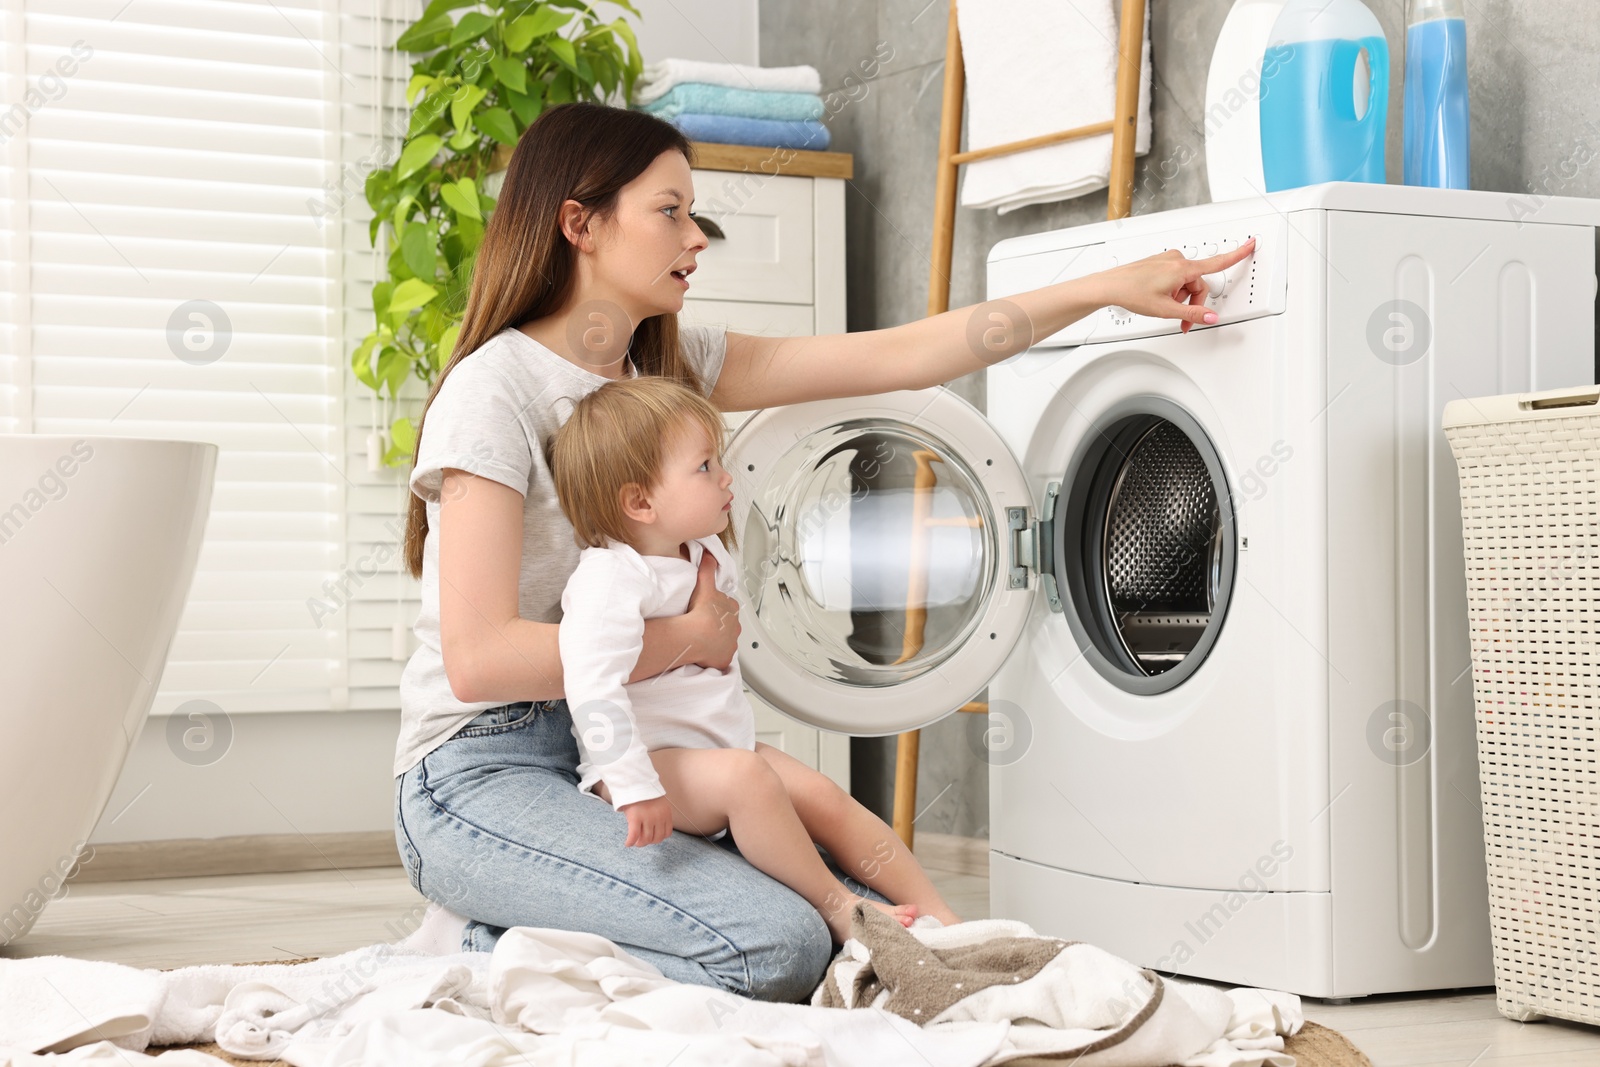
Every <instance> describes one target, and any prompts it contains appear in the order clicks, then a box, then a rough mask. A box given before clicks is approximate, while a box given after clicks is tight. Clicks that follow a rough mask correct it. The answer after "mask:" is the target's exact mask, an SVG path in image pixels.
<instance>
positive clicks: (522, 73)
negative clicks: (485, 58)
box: [489, 56, 528, 93]
mask: <svg viewBox="0 0 1600 1067" xmlns="http://www.w3.org/2000/svg"><path fill="white" fill-rule="evenodd" d="M489 66H491V67H493V68H494V76H495V77H496V78H499V79H500V84H501V85H504V86H505V87H506V88H507V89H513V90H515V91H517V92H519V93H525V92H527V91H528V68H527V67H525V66H523V65H522V62H521V61H520V60H516V59H512V58H511V57H509V56H495V57H494V58H493V59H491V60H489Z"/></svg>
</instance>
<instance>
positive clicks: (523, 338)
mask: <svg viewBox="0 0 1600 1067" xmlns="http://www.w3.org/2000/svg"><path fill="white" fill-rule="evenodd" d="M691 163H692V149H691V147H690V145H689V143H688V141H687V140H686V139H685V138H684V137H683V135H682V134H681V133H679V132H678V130H677V129H676V128H674V127H673V126H671V125H669V124H668V123H666V122H663V121H661V120H660V119H657V118H655V117H653V116H651V115H647V114H645V113H643V112H637V111H629V110H626V109H622V108H612V107H605V106H602V105H597V104H586V103H580V104H565V105H561V106H559V107H554V108H551V109H549V110H548V111H546V112H544V113H543V114H542V115H540V116H539V118H538V120H537V121H535V122H534V123H533V125H532V126H530V127H529V128H528V130H527V131H526V132H525V133H524V134H523V136H522V138H521V140H520V141H519V142H518V144H517V148H516V151H515V152H514V153H513V154H512V158H511V165H510V168H509V169H508V171H507V172H506V178H505V184H504V186H503V187H502V189H501V193H500V200H499V203H498V205H497V207H496V208H495V211H494V213H493V215H492V216H491V218H490V221H489V225H488V228H487V232H486V234H485V236H484V240H483V244H482V247H481V248H480V249H479V252H478V259H477V265H476V267H475V268H474V271H475V273H474V276H473V279H472V288H471V292H470V295H469V297H468V301H467V309H466V315H465V319H464V321H463V323H462V329H461V335H460V338H459V340H458V341H457V342H456V345H455V350H454V353H453V354H452V355H451V357H450V361H449V363H448V364H447V365H446V366H445V368H444V371H443V373H442V374H441V375H440V377H439V380H438V381H437V382H436V383H435V385H434V389H433V393H432V395H431V396H430V397H429V398H428V402H427V404H426V405H425V406H424V409H423V418H422V420H421V422H420V423H419V425H418V430H417V446H416V453H415V456H414V469H413V472H412V475H411V487H412V490H413V496H412V498H411V500H410V510H409V514H408V521H407V527H406V546H405V549H406V564H407V567H408V569H409V570H410V572H411V574H412V575H413V576H415V577H417V578H419V579H420V580H421V581H422V610H421V613H420V614H419V616H418V619H417V624H416V632H417V636H418V638H419V639H420V645H419V647H418V649H417V651H416V652H415V653H414V654H413V655H412V657H411V660H410V662H409V663H408V664H407V665H406V669H405V673H404V676H403V678H402V681H401V688H400V697H401V729H400V737H399V740H398V743H397V746H396V753H395V764H394V773H395V775H396V780H395V799H396V809H397V810H396V828H395V832H396V840H397V843H398V845H399V847H400V851H401V854H402V856H403V858H404V860H405V864H406V868H407V871H408V873H409V875H410V878H411V883H412V885H413V886H414V887H416V889H417V890H418V892H420V893H422V894H423V895H424V896H426V897H428V898H429V899H431V900H434V901H436V902H438V903H440V904H442V905H444V906H445V907H447V908H449V909H450V910H451V911H453V912H456V913H459V914H461V915H466V916H470V917H471V919H472V921H471V922H469V923H468V924H467V929H466V932H465V935H464V936H463V939H462V947H463V948H466V949H477V950H486V949H489V948H492V947H493V944H494V942H495V940H496V939H497V938H498V937H499V935H500V933H501V932H502V931H503V930H504V929H505V928H507V927H511V926H549V927H559V928H563V929H571V930H583V931H588V932H591V933H595V934H599V935H601V936H603V937H606V938H609V939H610V940H612V941H614V942H616V943H617V944H618V945H620V946H621V947H622V948H623V949H625V950H627V951H628V952H630V953H632V954H634V955H636V956H638V957H640V958H642V959H645V960H647V961H649V962H650V963H652V964H654V965H655V966H657V967H658V968H660V969H661V971H662V973H663V974H665V975H666V976H667V977H669V978H674V979H677V980H680V981H686V982H694V983H699V984H703V985H712V986H719V987H722V988H725V989H728V990H730V991H732V992H734V993H739V994H742V995H745V996H751V997H757V998H762V999H770V1000H788V1001H794V1000H802V999H804V998H805V997H806V996H808V995H809V994H810V992H811V990H812V989H813V988H815V986H816V984H817V982H818V981H819V980H820V978H821V976H822V972H823V970H824V968H825V967H826V965H827V962H828V959H829V957H830V955H831V952H832V947H833V942H832V938H831V936H830V934H829V931H828V927H827V925H826V924H825V923H824V921H823V919H822V916H821V915H819V914H818V913H817V911H816V910H815V909H813V908H812V907H811V906H810V905H809V904H807V903H806V902H805V901H804V900H803V899H802V898H801V897H800V896H798V895H797V894H795V893H794V892H793V891H792V890H790V889H788V888H787V887H786V886H784V885H782V884H780V883H778V882H776V881H774V880H772V879H770V878H768V877H767V876H766V875H764V874H762V873H760V872H759V871H757V870H756V869H755V868H754V867H752V866H750V865H749V864H748V863H747V862H745V860H744V859H743V858H742V857H741V856H740V855H739V853H738V849H737V845H736V843H735V842H734V841H732V839H731V838H724V839H722V840H721V841H719V842H712V841H708V840H706V839H705V838H701V837H695V836H690V835H686V834H672V835H671V836H670V837H669V838H667V839H666V840H664V841H662V842H660V843H659V844H657V845H656V846H654V847H652V848H649V849H638V848H627V847H625V846H624V839H625V837H626V831H627V824H626V820H625V819H624V817H623V816H621V815H619V814H618V813H617V812H615V811H612V810H609V809H608V807H607V806H606V805H603V804H595V803H594V802H593V799H592V798H590V797H586V796H583V795H582V794H581V793H580V792H579V791H578V789H577V782H578V776H577V766H578V748H577V742H576V738H575V737H574V735H573V722H572V718H571V716H570V714H569V713H568V711H567V708H566V705H565V702H564V701H563V699H562V684H561V657H560V652H559V649H558V646H557V631H558V626H557V623H558V621H559V618H560V597H561V591H562V589H563V588H564V586H565V584H566V580H567V578H568V576H569V575H570V574H571V573H572V571H573V569H574V567H575V566H576V564H577V560H578V547H577V544H576V542H575V541H574V539H573V535H572V528H571V526H570V525H568V523H567V522H566V520H565V518H564V517H563V516H562V513H561V511H560V508H559V505H558V504H557V501H556V497H555V492H554V488H553V486H552V483H551V479H550V472H549V469H548V467H547V466H546V459H545V445H546V442H547V441H548V439H549V437H550V435H551V434H552V433H553V432H554V431H555V429H556V428H557V427H559V426H560V425H561V423H562V422H563V421H564V419H565V418H566V416H567V414H568V413H569V412H570V411H571V407H572V404H573V402H574V401H575V400H576V399H577V398H578V397H581V396H583V395H586V394H587V393H588V392H589V391H590V390H593V389H596V388H598V387H599V386H600V385H601V384H602V383H604V382H605V381H607V380H610V379H614V378H619V377H623V376H628V375H636V374H660V375H666V376H669V377H672V378H676V379H678V380H680V381H683V382H686V383H688V384H690V385H691V386H693V387H695V388H698V389H700V390H701V391H702V392H705V393H707V394H708V395H709V396H710V398H711V400H712V402H713V403H714V404H716V406H717V407H719V408H720V409H722V410H724V411H744V410H751V409H756V408H765V407H773V406H776V405H779V404H793V403H799V402H802V401H807V400H818V399H823V398H828V397H844V396H859V395H867V394H872V393H880V392H885V391H889V390H894V389H920V388H924V387H927V386H932V385H936V384H939V383H941V382H947V381H950V380H951V379H953V378H957V377H960V376H961V375H963V374H967V373H970V372H972V371H975V370H980V369H982V368H983V367H984V366H986V365H989V364H992V363H995V362H997V361H999V360H1001V359H1004V358H1006V357H1007V356H1010V355H1012V354H1015V353H1017V352H1020V351H1023V350H1024V349H1026V348H1028V347H1030V346H1031V344H1032V343H1033V339H1034V338H1043V337H1046V336H1049V335H1050V334H1052V333H1055V332H1056V331H1057V330H1060V329H1061V328H1062V327H1064V326H1066V325H1067V324H1068V323H1071V322H1073V321H1076V320H1077V319H1080V318H1082V317H1083V316H1085V315H1088V314H1091V313H1093V312H1094V311H1096V310H1098V309H1099V308H1101V307H1104V306H1106V305H1108V304H1118V305H1121V306H1122V307H1125V308H1128V309H1129V310H1131V311H1135V312H1138V313H1141V314H1145V315H1156V316H1166V317H1171V318H1179V319H1182V320H1183V321H1184V329H1185V330H1186V331H1187V329H1188V327H1189V325H1191V324H1193V323H1199V322H1215V321H1216V316H1215V314H1214V313H1212V312H1210V311H1209V310H1208V309H1207V308H1206V307H1205V304H1204V294H1205V292H1206V287H1205V283H1204V282H1203V281H1202V280H1201V276H1202V275H1203V274H1208V273H1212V272H1214V271H1218V270H1222V269H1224V268H1226V267H1228V266H1230V265H1232V264H1233V263H1235V262H1238V261H1239V260H1241V259H1243V258H1244V257H1245V256H1246V255H1248V254H1249V252H1250V251H1251V246H1249V245H1246V246H1245V247H1243V248H1241V249H1239V250H1238V251H1236V252H1233V253H1230V254H1227V255H1223V256H1215V257H1212V258H1210V259H1202V260H1192V261H1191V260H1186V259H1184V258H1183V256H1182V254H1181V253H1179V252H1177V251H1170V252H1167V253H1164V254H1162V255H1159V256H1153V257H1151V258H1149V259H1145V260H1140V261H1138V262H1134V263H1129V264H1127V265H1125V266H1121V267H1118V268H1116V269H1114V270H1110V271H1105V272H1103V273H1101V274H1097V275H1092V276H1089V277H1086V278H1079V279H1074V280H1071V281H1066V282H1061V283H1058V284H1056V285H1052V286H1048V287H1046V288H1043V289H1037V290H1034V291H1032V292H1028V293H1022V294H1019V295H1017V296H1014V297H1012V298H1010V300H1009V301H993V302H989V303H986V304H979V305H975V306H973V307H970V308H959V309H956V310H953V311H948V312H945V313H944V314H941V315H936V316H933V317H930V318H927V319H923V320H921V321H918V322H912V323H908V324H906V325H904V326H897V327H894V328H891V329H884V330H873V331H869V332H864V333H850V334H837V335H832V336H827V337H797V338H775V337H756V336H750V335H744V334H737V333H729V332H726V331H725V330H723V329H722V328H720V327H686V328H683V329H681V330H680V328H679V326H678V320H677V312H678V311H679V310H681V308H682V306H683V294H684V293H685V291H686V290H687V289H688V287H689V282H688V281H687V277H688V275H689V274H690V273H691V272H692V271H693V270H694V266H695V257H696V256H697V255H698V253H699V252H700V251H701V250H702V249H704V248H705V247H706V238H705V236H704V234H703V233H702V232H701V231H700V228H699V226H698V225H696V223H695V221H694V216H693V215H692V213H691V212H690V211H689V207H690V204H691V203H692V201H693V185H692V183H691V175H690V165H691ZM738 635H739V623H738V605H737V602H736V601H735V600H734V599H733V598H731V597H729V596H727V595H725V594H723V593H721V592H720V591H719V590H718V589H717V588H716V586H715V584H714V581H713V571H712V567H711V565H710V563H709V556H708V557H707V559H706V560H704V561H702V568H701V571H700V575H699V580H698V583H697V586H696V591H695V594H694V596H693V598H692V599H691V601H690V607H689V610H688V611H687V612H686V613H684V614H683V615H680V616H675V617H668V618H659V619H652V620H650V621H649V622H648V623H647V624H646V627H645V636H644V652H643V654H642V655H641V656H640V658H639V663H638V666H637V668H636V669H635V671H634V673H633V675H632V676H631V677H630V679H629V680H630V681H639V680H642V679H645V678H650V677H653V676H655V675H657V674H660V673H662V672H663V671H665V670H668V669H670V668H671V667H673V666H675V665H678V664H683V663H698V664H701V665H703V666H706V667H714V668H717V669H726V668H727V667H728V665H729V664H730V663H731V662H732V660H733V657H734V653H735V650H736V648H737V642H738ZM579 728H586V727H585V724H579ZM829 788H831V789H833V790H834V792H835V793H836V794H837V795H836V796H819V797H815V798H809V802H810V803H813V804H816V805H823V806H825V805H827V804H828V803H830V802H836V801H838V800H839V799H840V798H841V797H842V796H843V794H842V792H840V791H838V790H837V787H832V786H831V785H830V787H829ZM901 847H902V846H901V845H900V844H899V842H898V841H897V840H891V841H885V842H883V847H882V849H881V850H879V852H878V853H877V854H878V855H879V856H882V857H883V859H882V862H883V863H893V862H894V857H895V855H896V853H897V851H898V850H899V849H900V848H901ZM834 870H835V871H836V873H838V874H839V875H840V876H841V878H842V879H843V880H844V881H845V884H846V885H847V886H848V887H849V888H850V890H851V891H852V892H856V893H860V894H861V895H864V896H870V897H873V898H874V899H877V900H882V899H883V898H882V897H881V896H879V895H878V894H876V893H874V892H873V891H872V890H871V889H870V888H868V887H866V886H865V885H862V884H860V883H859V882H857V881H856V880H855V879H853V878H851V877H850V874H851V873H852V872H846V871H839V870H838V869H837V867H835V868H834ZM853 873H856V874H861V875H868V874H870V873H871V872H853Z"/></svg>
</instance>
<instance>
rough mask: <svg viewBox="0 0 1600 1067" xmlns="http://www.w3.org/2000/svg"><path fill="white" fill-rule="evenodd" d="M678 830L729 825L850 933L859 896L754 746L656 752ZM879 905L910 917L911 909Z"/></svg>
mask: <svg viewBox="0 0 1600 1067" xmlns="http://www.w3.org/2000/svg"><path fill="white" fill-rule="evenodd" d="M650 761H651V763H653V764H654V765H655V768H656V774H657V776H658V777H660V779H661V785H662V788H664V789H665V790H666V791H667V799H668V800H669V801H671V803H672V824H673V828H674V829H680V830H686V831H688V832H689V833H694V834H700V835H702V836H709V835H710V834H714V833H716V832H717V831H718V830H721V829H724V828H726V829H727V830H728V832H729V833H731V834H732V835H733V839H734V841H735V842H737V843H738V845H739V852H740V853H741V854H742V855H743V856H744V857H745V859H747V860H749V861H750V863H751V865H752V866H754V867H755V868H756V869H757V870H759V871H762V872H764V873H766V874H769V875H771V876H772V877H774V878H776V879H777V880H778V881H780V882H782V883H783V884H784V885H786V886H788V887H789V888H790V889H793V890H794V891H795V892H796V893H799V894H800V895H801V896H802V897H805V898H806V900H807V901H808V902H809V903H810V904H811V906H812V907H814V908H816V909H817V910H818V911H819V912H821V913H822V917H823V919H824V920H825V921H826V922H827V924H828V928H829V929H830V930H831V931H832V932H833V936H834V938H835V939H836V940H838V941H844V940H845V939H846V938H848V937H849V936H850V911H851V909H852V908H853V907H854V906H855V903H856V901H857V900H861V899H863V898H860V897H857V896H856V895H855V894H854V893H852V892H850V891H849V890H848V889H846V888H845V886H844V883H842V882H840V881H839V879H838V878H836V877H834V874H833V872H832V871H830V870H828V866H827V864H825V863H823V862H822V857H821V856H819V855H817V850H816V848H814V847H813V846H812V844H811V837H810V835H809V834H807V833H806V828H805V826H804V824H802V823H801V821H800V816H799V815H797V814H796V813H795V810H794V805H793V804H792V803H790V800H789V793H788V791H787V790H786V789H785V788H784V784H783V780H782V779H781V778H779V777H778V775H777V773H776V772H775V771H774V770H773V769H772V766H771V765H770V764H769V763H768V762H767V761H766V760H764V759H762V758H761V757H760V756H759V755H757V754H756V753H754V752H748V751H745V750H744V749H737V748H732V749H730V748H712V749H704V748H662V749H656V750H655V751H654V752H651V753H650ZM869 903H872V904H873V905H874V906H875V907H880V908H882V910H884V911H886V912H888V913H889V914H891V915H895V916H896V917H897V918H900V919H901V922H902V923H903V924H909V923H910V922H911V921H912V918H913V917H914V914H913V913H912V912H911V911H910V910H909V909H903V908H901V909H897V908H893V907H888V906H883V905H878V904H876V902H871V901H869Z"/></svg>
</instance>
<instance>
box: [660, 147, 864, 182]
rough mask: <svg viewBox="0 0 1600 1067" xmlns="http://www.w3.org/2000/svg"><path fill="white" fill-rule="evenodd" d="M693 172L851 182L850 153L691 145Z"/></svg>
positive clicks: (853, 159) (852, 172) (853, 163)
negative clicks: (789, 176) (733, 172)
mask: <svg viewBox="0 0 1600 1067" xmlns="http://www.w3.org/2000/svg"><path fill="white" fill-rule="evenodd" d="M690 143H691V144H692V145H693V146H694V155H695V162H694V165H695V169H696V170H735V171H750V172H753V173H758V174H796V175H800V176H803V177H812V178H846V179H848V178H853V177H855V157H854V156H852V155H851V154H850V153H849V152H807V151H803V150H801V149H798V148H767V147H765V146H762V145H747V144H716V143H714V142H711V141H691V142H690Z"/></svg>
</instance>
